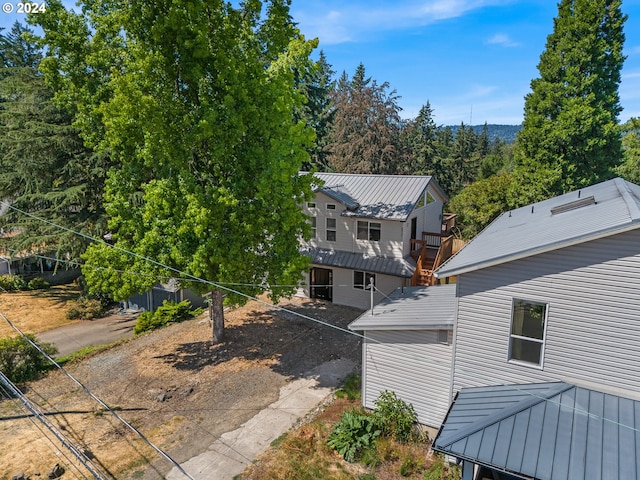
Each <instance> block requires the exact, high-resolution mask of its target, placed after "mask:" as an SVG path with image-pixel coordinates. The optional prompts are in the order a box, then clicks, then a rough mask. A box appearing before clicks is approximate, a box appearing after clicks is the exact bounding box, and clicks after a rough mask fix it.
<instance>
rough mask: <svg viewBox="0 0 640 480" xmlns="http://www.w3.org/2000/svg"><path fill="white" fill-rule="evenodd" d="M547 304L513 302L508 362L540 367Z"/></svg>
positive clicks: (515, 300) (525, 301) (522, 301)
mask: <svg viewBox="0 0 640 480" xmlns="http://www.w3.org/2000/svg"><path fill="white" fill-rule="evenodd" d="M546 323H547V304H546V303H539V302H530V301H528V300H517V299H514V300H513V308H512V315H511V334H510V338H509V360H515V361H518V362H523V363H528V364H531V365H537V366H542V358H543V355H544V337H545V327H546Z"/></svg>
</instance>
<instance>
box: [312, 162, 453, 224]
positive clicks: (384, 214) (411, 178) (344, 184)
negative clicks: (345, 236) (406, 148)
mask: <svg viewBox="0 0 640 480" xmlns="http://www.w3.org/2000/svg"><path fill="white" fill-rule="evenodd" d="M313 176H314V177H316V178H318V179H319V180H321V181H322V182H323V183H324V185H323V186H322V187H320V188H318V189H317V190H316V191H317V192H322V193H325V194H327V195H329V196H330V197H331V198H333V199H335V200H336V201H339V202H341V203H343V204H344V205H345V206H346V207H347V210H345V211H344V212H342V215H343V216H353V217H362V218H377V219H384V220H400V221H405V220H406V219H407V218H408V217H409V214H410V213H411V212H412V211H413V209H414V208H415V206H416V204H417V203H418V201H419V200H420V195H421V194H422V192H424V190H425V189H426V188H427V186H428V185H433V186H434V187H435V188H436V189H437V190H438V191H439V192H440V193H441V194H442V197H443V198H444V199H445V200H446V198H447V197H446V195H445V193H444V192H443V191H442V189H441V188H440V186H438V184H437V183H436V182H435V180H433V178H432V177H431V176H429V175H373V174H371V175H365V174H351V173H322V172H318V173H314V174H313Z"/></svg>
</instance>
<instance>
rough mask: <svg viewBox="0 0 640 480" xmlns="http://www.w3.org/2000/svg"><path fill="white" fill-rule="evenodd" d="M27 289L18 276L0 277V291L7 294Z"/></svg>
mask: <svg viewBox="0 0 640 480" xmlns="http://www.w3.org/2000/svg"><path fill="white" fill-rule="evenodd" d="M26 287H27V284H26V282H25V281H24V279H23V278H22V277H20V276H18V275H6V274H5V275H0V289H2V290H6V291H7V292H13V291H16V290H24V289H25V288H26Z"/></svg>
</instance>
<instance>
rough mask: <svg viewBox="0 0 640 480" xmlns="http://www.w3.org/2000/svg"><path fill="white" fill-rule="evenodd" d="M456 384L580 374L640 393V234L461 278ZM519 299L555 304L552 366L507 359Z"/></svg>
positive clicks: (548, 361) (548, 350) (547, 359)
mask: <svg viewBox="0 0 640 480" xmlns="http://www.w3.org/2000/svg"><path fill="white" fill-rule="evenodd" d="M458 289H459V290H458V294H459V295H460V300H459V314H458V326H457V345H456V364H455V378H454V390H458V389H460V388H462V387H467V386H476V385H488V384H500V383H524V382H535V381H554V380H561V379H564V380H569V381H570V380H576V381H582V382H591V383H595V384H599V385H602V386H603V388H606V387H614V388H621V389H626V390H628V391H630V392H635V393H640V355H639V354H640V233H639V232H637V231H635V232H628V233H624V234H619V235H616V236H613V237H610V238H605V239H600V240H596V241H592V242H588V243H585V244H581V245H575V246H573V247H567V248H564V249H561V250H557V251H555V252H549V253H545V254H541V255H536V256H533V257H530V258H527V259H523V260H518V261H514V262H510V263H508V264H504V265H499V266H496V267H491V268H487V269H483V270H481V271H478V272H473V273H469V274H464V275H462V276H461V278H459V285H458ZM513 298H521V299H524V300H532V301H540V302H547V303H548V304H549V311H548V321H547V322H548V323H547V333H546V346H545V352H544V369H543V370H540V369H536V368H531V367H526V366H521V365H514V364H511V363H508V362H507V356H508V348H509V329H510V321H511V302H512V299H513Z"/></svg>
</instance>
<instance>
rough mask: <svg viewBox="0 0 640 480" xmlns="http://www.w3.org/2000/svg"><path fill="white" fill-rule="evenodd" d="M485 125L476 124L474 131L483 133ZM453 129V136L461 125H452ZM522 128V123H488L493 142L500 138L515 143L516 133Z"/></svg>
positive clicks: (490, 137) (490, 139)
mask: <svg viewBox="0 0 640 480" xmlns="http://www.w3.org/2000/svg"><path fill="white" fill-rule="evenodd" d="M483 127H484V125H474V126H473V131H474V133H475V134H476V135H478V134H480V133H482V128H483ZM449 128H451V131H452V132H453V136H454V137H455V135H456V133H458V130H459V129H460V125H450V126H449ZM521 128H522V125H492V124H487V129H488V131H489V141H490V142H493V140H494V139H496V138H499V139H501V140H503V141H504V142H506V143H513V142H514V141H515V140H516V135H517V134H518V132H519V131H520V129H521Z"/></svg>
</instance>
